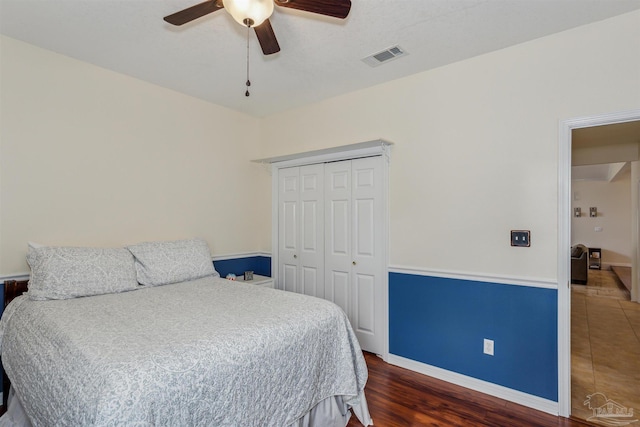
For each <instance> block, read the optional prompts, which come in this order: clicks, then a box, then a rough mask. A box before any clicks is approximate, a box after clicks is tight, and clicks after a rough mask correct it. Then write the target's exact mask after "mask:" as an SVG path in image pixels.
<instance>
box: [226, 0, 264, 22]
mask: <svg viewBox="0 0 640 427" xmlns="http://www.w3.org/2000/svg"><path fill="white" fill-rule="evenodd" d="M222 3H223V4H224V8H225V9H226V10H227V12H229V14H230V15H231V16H232V17H233V19H235V20H236V22H237V23H238V24H240V25H243V26H248V27H257V26H259V25H260V24H262V23H263V22H264V21H265V20H266V19H267V18H269V17H270V16H271V14H272V13H273V0H223V1H222Z"/></svg>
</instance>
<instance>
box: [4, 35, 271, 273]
mask: <svg viewBox="0 0 640 427" xmlns="http://www.w3.org/2000/svg"><path fill="white" fill-rule="evenodd" d="M0 42H1V51H0V52H1V53H0V63H1V68H0V73H1V74H0V83H1V87H2V90H1V94H0V105H1V106H0V108H1V110H0V120H1V126H0V166H1V171H0V275H8V274H15V273H20V272H25V271H28V267H27V265H26V263H25V261H24V255H25V252H26V245H27V241H29V240H33V241H37V242H41V243H46V244H57V245H91V246H119V245H123V244H127V243H134V242H138V241H143V240H160V239H177V238H184V237H192V236H201V237H204V238H206V239H207V241H208V242H209V245H210V247H211V250H212V252H213V253H215V254H226V253H233V252H240V251H255V250H256V249H257V248H258V247H259V246H260V240H261V237H260V236H261V234H264V233H267V232H268V231H267V230H268V227H269V218H264V214H263V212H261V211H260V210H259V209H256V208H255V206H256V204H258V205H264V204H265V203H266V204H267V205H268V204H269V203H270V200H269V199H268V197H269V195H268V194H266V197H265V196H263V193H261V192H259V191H257V189H256V185H255V183H256V182H258V181H260V180H261V179H262V174H263V173H264V172H263V170H262V168H261V167H260V166H258V165H255V164H252V163H250V160H251V159H252V158H255V156H253V155H252V154H251V153H255V152H257V151H258V150H259V149H258V145H257V144H258V139H259V125H260V123H259V121H258V120H257V119H255V118H252V117H249V116H246V115H243V114H240V113H237V112H233V111H231V110H227V109H224V108H221V107H218V106H216V105H212V104H209V103H206V102H203V101H201V100H198V99H194V98H190V97H187V96H184V95H181V94H178V93H176V92H172V91H169V90H166V89H163V88H160V87H157V86H154V85H151V84H148V83H145V82H142V81H139V80H136V79H133V78H129V77H127V76H124V75H120V74H116V73H113V72H110V71H107V70H104V69H101V68H98V67H95V66H92V65H89V64H87V63H83V62H79V61H76V60H74V59H71V58H68V57H65V56H62V55H58V54H55V53H53V52H50V51H46V50H42V49H39V48H36V47H33V46H31V45H28V44H25V43H22V42H19V41H17V40H14V39H10V38H6V37H2V38H1V39H0ZM248 202H253V203H254V204H253V205H252V204H249V203H248Z"/></svg>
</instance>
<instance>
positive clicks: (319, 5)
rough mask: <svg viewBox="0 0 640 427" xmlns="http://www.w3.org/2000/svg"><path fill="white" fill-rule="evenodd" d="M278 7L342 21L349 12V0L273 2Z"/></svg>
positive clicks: (283, 0) (282, 0) (290, 0)
mask: <svg viewBox="0 0 640 427" xmlns="http://www.w3.org/2000/svg"><path fill="white" fill-rule="evenodd" d="M275 3H276V4H277V5H278V6H282V7H288V8H291V9H298V10H304V11H305V12H311V13H318V14H320V15H327V16H333V17H335V18H341V19H344V18H346V17H347V15H349V11H350V10H351V0H275Z"/></svg>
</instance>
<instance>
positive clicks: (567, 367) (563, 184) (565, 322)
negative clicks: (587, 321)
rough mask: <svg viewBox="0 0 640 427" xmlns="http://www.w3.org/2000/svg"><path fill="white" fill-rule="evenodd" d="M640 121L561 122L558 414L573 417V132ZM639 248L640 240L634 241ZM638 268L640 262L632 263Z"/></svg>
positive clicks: (628, 115)
mask: <svg viewBox="0 0 640 427" xmlns="http://www.w3.org/2000/svg"><path fill="white" fill-rule="evenodd" d="M636 120H640V110H630V111H622V112H617V113H610V114H602V115H596V116H587V117H579V118H573V119H567V120H562V121H560V126H559V132H560V133H559V138H558V254H557V255H558V412H559V415H560V416H563V417H569V416H570V415H571V274H570V272H571V259H570V257H569V256H568V255H569V251H570V248H571V132H572V131H573V130H574V129H580V128H588V127H595V126H603V125H610V124H617V123H625V122H631V121H636ZM634 240H635V242H634V244H635V247H636V248H637V247H638V236H635V238H634ZM632 261H633V264H634V266H637V265H638V260H637V259H635V260H632Z"/></svg>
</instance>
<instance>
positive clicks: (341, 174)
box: [324, 156, 384, 354]
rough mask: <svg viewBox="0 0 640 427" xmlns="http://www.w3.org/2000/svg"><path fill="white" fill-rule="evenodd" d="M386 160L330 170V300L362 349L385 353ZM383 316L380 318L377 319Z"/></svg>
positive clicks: (327, 270) (350, 163) (327, 243)
mask: <svg viewBox="0 0 640 427" xmlns="http://www.w3.org/2000/svg"><path fill="white" fill-rule="evenodd" d="M381 162H382V157H380V156H377V157H368V158H363V159H355V160H348V161H341V162H335V163H327V164H325V175H324V178H325V201H324V204H325V221H324V224H325V251H324V254H325V256H324V263H325V298H326V299H328V300H330V301H333V302H334V303H336V304H338V305H339V306H340V307H342V309H343V310H344V311H345V313H347V315H348V316H349V320H350V321H351V325H352V327H353V329H354V330H355V332H356V335H357V336H358V340H359V342H360V346H361V347H362V348H363V349H364V350H367V351H371V352H374V353H378V354H381V353H382V352H383V351H384V335H383V326H384V325H383V324H382V322H383V316H381V315H380V313H381V312H382V310H383V307H382V301H383V296H382V286H383V281H382V275H383V271H384V269H383V251H382V244H383V236H382V232H381V231H382V229H383V227H382V221H383V206H382V203H383V200H382V191H383V190H382V185H383V182H382V164H381ZM376 314H378V315H376Z"/></svg>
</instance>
